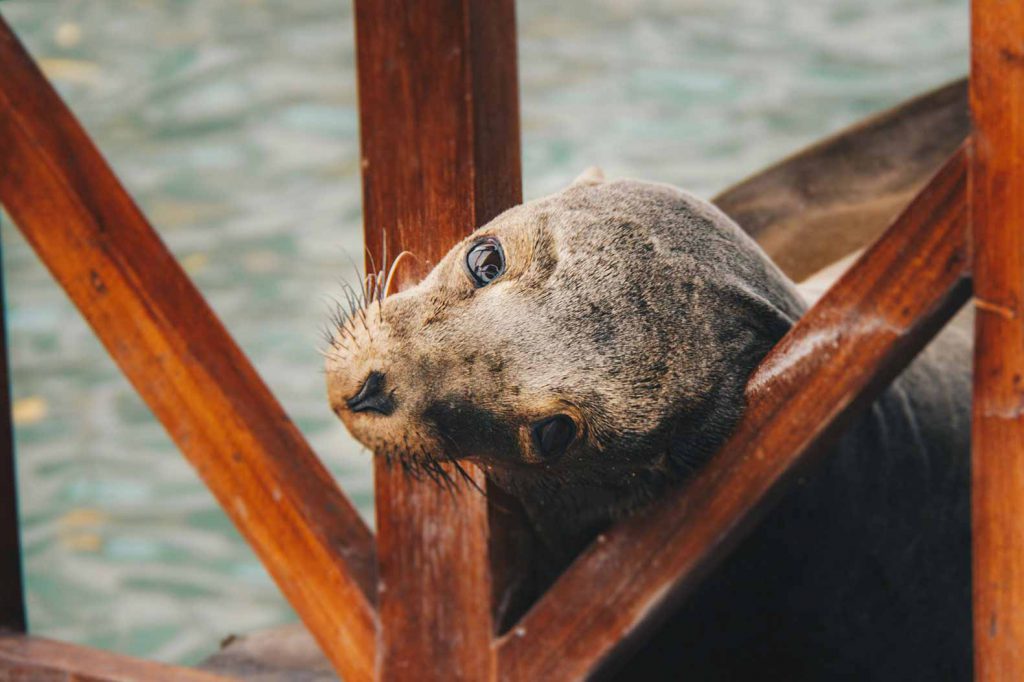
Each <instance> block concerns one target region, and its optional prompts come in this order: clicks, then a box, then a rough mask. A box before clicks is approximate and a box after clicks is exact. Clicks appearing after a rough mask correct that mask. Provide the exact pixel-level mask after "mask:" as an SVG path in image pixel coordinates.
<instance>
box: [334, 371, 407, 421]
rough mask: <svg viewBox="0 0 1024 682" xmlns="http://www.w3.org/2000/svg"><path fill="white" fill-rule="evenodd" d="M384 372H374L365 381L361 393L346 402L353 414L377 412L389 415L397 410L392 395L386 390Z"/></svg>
mask: <svg viewBox="0 0 1024 682" xmlns="http://www.w3.org/2000/svg"><path fill="white" fill-rule="evenodd" d="M384 379H385V377H384V374H383V373H382V372H377V371H373V372H370V374H369V375H368V376H367V377H366V380H365V381H363V385H362V387H361V388H360V389H359V392H358V393H356V394H355V395H354V396H352V397H351V398H349V399H348V400H346V401H345V404H346V405H348V409H350V410H352V411H353V412H377V413H379V414H383V415H389V414H391V413H392V412H393V411H394V410H395V402H394V400H393V399H392V394H391V393H389V392H388V391H387V390H386V386H385V382H384Z"/></svg>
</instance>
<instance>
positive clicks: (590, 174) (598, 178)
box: [570, 166, 604, 187]
mask: <svg viewBox="0 0 1024 682" xmlns="http://www.w3.org/2000/svg"><path fill="white" fill-rule="evenodd" d="M602 182H604V171H603V170H601V168H600V167H598V166H590V167H589V168H587V169H586V170H585V171H583V172H582V173H580V174H579V177H577V178H576V179H575V180H573V181H572V184H571V185H570V187H575V186H576V185H600V184H601V183H602Z"/></svg>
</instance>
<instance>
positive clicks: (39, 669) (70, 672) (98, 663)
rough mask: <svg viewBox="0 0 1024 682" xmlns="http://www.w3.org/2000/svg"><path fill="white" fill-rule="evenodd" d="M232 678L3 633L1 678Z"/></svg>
mask: <svg viewBox="0 0 1024 682" xmlns="http://www.w3.org/2000/svg"><path fill="white" fill-rule="evenodd" d="M230 679H231V678H228V677H222V676H220V675H214V674H213V673H207V672H200V671H198V670H192V669H189V668H180V667H178V666H171V665H164V664H163V663H153V662H150V661H143V660H140V659H137V658H130V657H128V656H121V655H118V654H113V653H110V652H108V651H100V650H99V649H90V648H87V647H82V646H77V645H74V644H65V643H64V642H55V641H53V640H49V639H43V638H41V637H28V636H26V635H12V634H0V680H10V681H11V682H16V681H18V680H24V681H25V682H29V681H31V682H51V681H52V682H227V681H228V680H230Z"/></svg>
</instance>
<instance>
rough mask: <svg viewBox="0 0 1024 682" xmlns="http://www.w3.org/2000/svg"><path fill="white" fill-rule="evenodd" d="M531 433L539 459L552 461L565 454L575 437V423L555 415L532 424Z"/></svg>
mask: <svg viewBox="0 0 1024 682" xmlns="http://www.w3.org/2000/svg"><path fill="white" fill-rule="evenodd" d="M531 431H532V432H533V443H534V445H535V446H536V447H537V451H538V452H540V455H541V457H543V458H544V459H553V458H555V457H557V456H559V455H561V454H562V453H563V452H565V449H566V448H568V447H569V444H570V443H572V440H573V438H575V437H576V422H574V421H573V420H572V419H570V418H569V417H567V416H565V415H564V414H556V415H555V416H554V417H548V418H547V419H542V420H541V421H539V422H537V423H536V424H534V425H533V428H532V429H531Z"/></svg>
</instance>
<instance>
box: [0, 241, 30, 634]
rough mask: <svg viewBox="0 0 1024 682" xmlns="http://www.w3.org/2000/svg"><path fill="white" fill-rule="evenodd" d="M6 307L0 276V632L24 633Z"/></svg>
mask: <svg viewBox="0 0 1024 682" xmlns="http://www.w3.org/2000/svg"><path fill="white" fill-rule="evenodd" d="M0 251H2V250H0ZM6 308H7V303H6V300H5V299H4V287H3V278H2V277H0V630H10V631H13V632H25V629H26V628H27V626H28V619H27V617H26V613H25V584H24V581H23V580H22V566H21V541H20V537H21V534H20V529H19V525H18V472H17V467H16V466H15V459H14V430H13V429H12V428H11V377H10V373H9V369H10V363H9V360H8V356H7V315H6Z"/></svg>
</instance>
